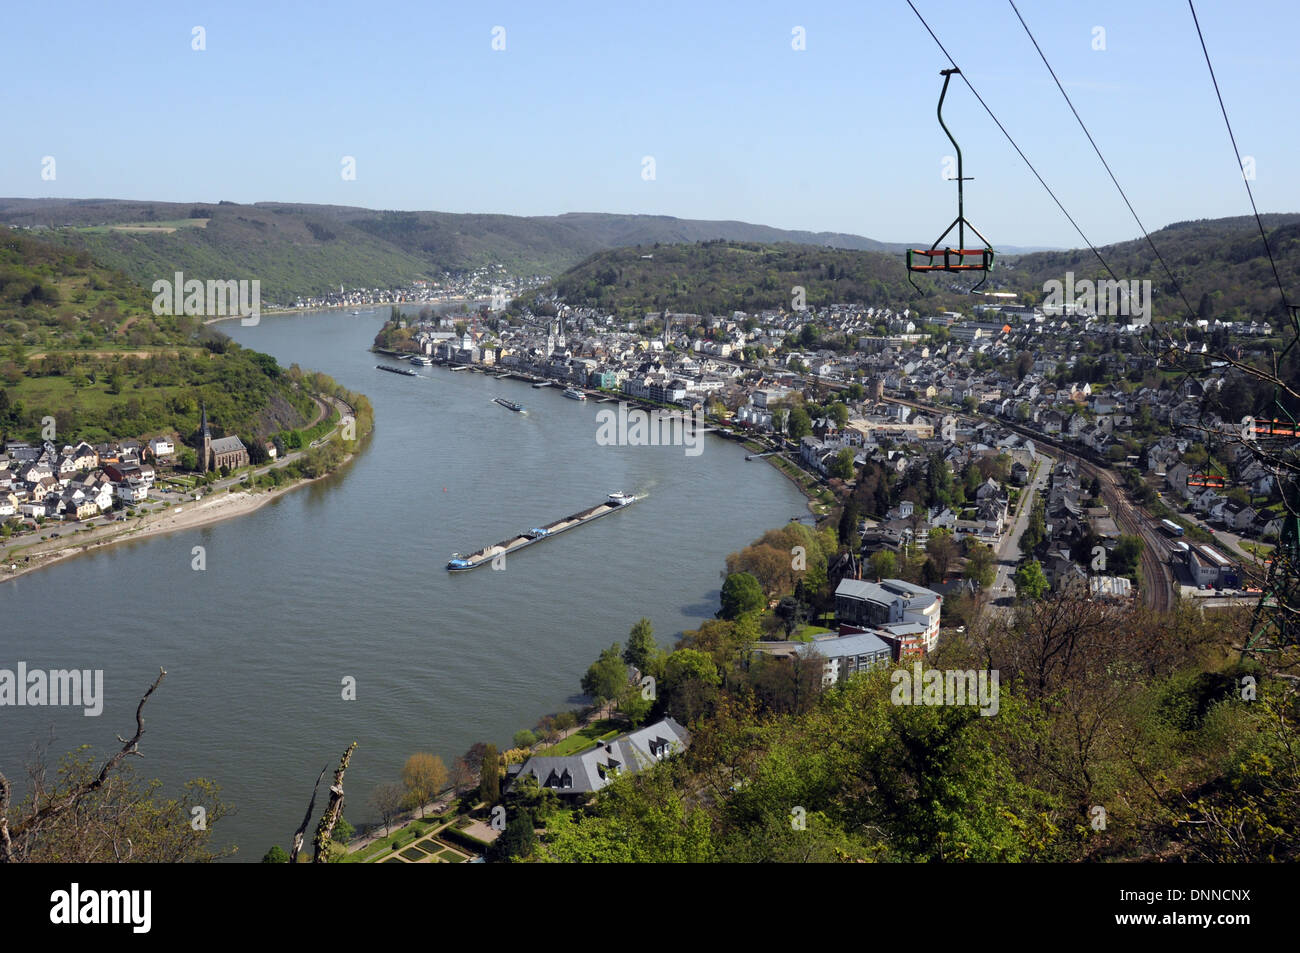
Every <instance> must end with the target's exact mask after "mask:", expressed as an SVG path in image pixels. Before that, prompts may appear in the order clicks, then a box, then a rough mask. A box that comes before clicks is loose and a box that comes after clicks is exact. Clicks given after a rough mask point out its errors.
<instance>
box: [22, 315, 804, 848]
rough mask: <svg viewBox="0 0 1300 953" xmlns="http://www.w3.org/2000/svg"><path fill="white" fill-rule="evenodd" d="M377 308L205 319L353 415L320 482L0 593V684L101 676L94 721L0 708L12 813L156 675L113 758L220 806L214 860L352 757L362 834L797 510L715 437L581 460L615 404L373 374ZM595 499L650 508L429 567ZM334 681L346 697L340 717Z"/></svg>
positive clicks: (676, 616) (109, 736)
mask: <svg viewBox="0 0 1300 953" xmlns="http://www.w3.org/2000/svg"><path fill="white" fill-rule="evenodd" d="M386 311H387V309H384V310H383V311H377V312H375V313H373V314H365V313H363V314H361V315H357V316H354V315H351V314H349V313H347V312H345V311H324V312H315V313H303V314H295V315H284V316H264V317H263V318H262V320H261V323H260V324H259V325H257V326H255V327H242V326H241V325H240V324H239V323H238V322H233V321H232V322H226V323H225V324H223V325H222V326H221V327H222V329H223V330H224V331H226V333H228V334H230V335H231V336H232V337H233V338H234V339H235V340H237V341H239V342H240V343H241V344H243V345H245V346H247V347H250V348H254V349H256V350H259V351H264V352H266V353H269V354H273V355H274V356H275V357H276V358H277V359H278V360H279V361H280V363H281V364H282V365H284V366H286V367H287V366H288V365H289V364H291V363H297V364H299V365H300V366H302V367H303V368H311V369H318V370H322V371H325V372H326V373H328V374H330V375H332V376H333V377H334V378H335V379H336V380H338V381H339V382H340V383H341V384H343V385H344V386H346V387H348V388H350V389H353V390H356V391H360V392H362V393H365V394H367V395H368V396H369V397H370V399H371V401H372V402H373V404H374V408H375V418H376V429H375V434H374V437H373V439H372V440H371V442H370V443H369V444H368V446H367V447H366V449H365V450H364V452H362V453H361V454H360V455H359V456H358V457H357V458H356V459H355V460H354V461H353V462H352V463H351V464H350V465H349V466H347V467H346V468H345V469H344V470H343V471H342V472H340V473H338V474H336V475H334V476H332V477H330V478H328V479H326V480H323V481H320V482H319V483H317V484H314V485H312V486H310V487H306V488H301V489H298V490H295V491H293V492H291V493H288V494H286V495H285V496H283V497H281V498H280V499H278V500H276V501H273V502H272V503H270V504H268V505H266V506H264V507H262V508H261V509H259V510H257V511H256V512H254V513H251V514H249V515H246V516H242V517H238V518H235V519H229V520H226V521H224V522H221V523H217V524H213V525H211V526H208V527H204V528H200V529H197V530H191V531H183V532H176V533H172V534H169V535H166V536H159V537H154V538H152V539H148V540H142V541H139V542H136V543H128V544H123V545H119V546H115V547H111V548H109V549H107V550H103V551H100V552H97V553H94V554H89V555H86V556H81V557H78V558H76V559H72V560H69V561H66V562H63V563H60V564H58V565H55V566H53V567H50V568H49V569H45V570H42V571H39V572H36V573H32V574H30V575H27V576H25V577H22V578H19V579H17V580H14V581H12V582H7V583H4V584H3V585H0V618H3V620H4V624H3V628H2V629H0V645H2V647H3V653H2V654H0V668H5V669H10V670H12V669H15V668H16V667H17V663H18V662H20V661H24V662H26V663H27V666H28V668H29V669H35V668H41V669H58V668H80V669H87V668H88V669H102V670H103V671H104V710H103V714H102V715H100V716H98V717H87V716H85V715H84V714H82V712H81V711H80V710H79V709H77V710H69V709H60V708H51V707H46V708H34V707H5V708H0V771H3V772H4V773H5V774H6V775H7V776H8V777H9V778H10V779H11V780H12V781H14V782H15V786H16V788H17V789H18V790H17V791H16V794H17V795H19V796H21V794H22V793H23V792H25V790H26V779H25V776H24V771H23V765H24V764H25V763H26V762H27V761H28V760H29V758H30V755H31V752H32V749H33V746H34V745H37V744H44V743H48V750H49V753H50V760H51V761H52V762H54V761H57V760H58V757H59V756H61V755H62V754H63V753H64V752H67V751H70V750H72V749H74V748H76V747H77V746H79V745H82V744H87V743H88V744H92V745H93V746H94V750H95V753H96V754H97V755H100V756H103V755H105V754H106V753H108V752H109V751H110V750H111V749H112V748H113V747H115V745H114V744H113V742H114V737H115V736H116V735H118V734H121V735H123V736H130V734H131V733H132V731H133V729H134V710H135V705H136V703H137V701H138V700H139V698H140V695H141V694H142V693H143V691H144V690H145V689H146V688H147V687H148V686H149V684H150V682H151V681H152V680H153V678H154V676H155V675H156V673H157V670H158V667H159V666H162V667H164V668H166V669H167V673H168V674H167V678H166V680H165V681H164V682H163V685H162V687H161V688H160V689H159V691H158V693H157V694H156V695H155V696H154V697H153V698H152V699H151V700H150V702H149V704H148V705H147V706H146V708H145V715H146V719H145V720H146V733H145V736H144V738H143V739H142V741H141V750H142V751H143V753H144V757H143V758H140V759H130V760H131V763H132V764H133V766H134V768H135V770H136V772H137V773H138V774H139V775H141V776H142V777H158V778H161V779H162V780H163V781H164V782H165V785H166V789H167V790H168V791H176V790H177V789H178V787H179V785H180V784H181V783H182V782H183V781H184V780H185V779H187V778H192V777H207V778H211V779H213V780H214V781H216V782H217V783H218V784H220V785H221V789H222V797H223V798H224V799H225V800H226V801H228V802H230V803H231V804H233V805H234V807H235V811H236V812H235V813H234V814H232V815H230V816H228V817H227V818H225V819H224V820H223V821H222V822H221V823H220V824H219V825H218V826H217V828H216V840H217V841H218V842H219V843H221V844H230V843H234V844H237V845H239V847H240V851H239V854H238V855H237V858H238V859H240V860H243V861H256V860H258V859H260V858H261V856H262V854H263V853H264V852H265V851H266V849H267V848H268V847H269V846H270V845H271V844H273V843H278V844H281V845H287V844H288V841H289V839H290V836H291V834H292V832H293V830H294V829H295V828H296V827H297V825H298V823H299V821H300V820H301V818H302V814H303V810H304V809H305V807H306V804H307V799H308V797H309V795H310V793H311V786H312V784H313V782H314V781H315V780H316V775H317V774H318V773H319V772H320V769H321V768H322V767H323V766H325V765H327V764H328V765H330V766H331V770H332V768H333V766H335V765H336V764H337V762H338V759H339V756H340V755H341V754H342V753H343V750H344V749H345V748H346V747H347V745H348V744H349V743H350V742H352V741H356V742H358V745H357V750H356V753H355V755H354V756H353V759H352V764H351V768H350V770H349V771H348V774H347V778H346V781H345V787H346V789H347V808H346V814H347V816H348V817H349V818H351V819H352V820H353V822H354V823H357V824H360V823H361V822H365V821H371V820H373V819H374V812H373V811H372V810H371V809H370V807H369V806H368V803H367V798H368V796H369V794H370V792H371V791H372V789H373V788H374V786H375V785H376V784H381V783H385V782H392V781H398V780H399V775H400V771H401V766H402V763H403V761H404V760H405V759H406V757H407V756H408V755H410V754H411V753H412V752H415V751H430V752H433V753H435V754H438V755H441V756H442V758H443V760H444V761H446V762H447V763H448V765H450V764H451V763H452V761H453V759H454V758H456V757H457V756H459V755H460V754H462V753H463V752H464V751H465V750H466V749H467V748H468V747H469V746H470V745H471V744H472V743H474V742H475V741H491V742H494V743H496V744H497V745H498V746H500V747H503V748H504V747H507V746H508V744H509V741H510V738H511V736H512V735H513V734H514V733H515V732H516V731H517V730H519V729H520V728H526V727H531V726H532V725H534V724H535V723H536V722H537V719H538V718H539V717H540V716H541V715H543V714H546V713H548V712H555V711H559V710H561V709H563V708H570V707H575V706H576V705H577V704H578V703H579V702H580V698H579V697H578V692H579V687H578V682H579V678H580V677H581V675H582V673H583V672H584V671H585V669H586V667H587V666H588V665H589V664H590V663H591V661H592V660H593V659H594V658H595V657H596V656H597V655H598V654H599V652H600V650H601V649H602V648H604V647H606V646H608V645H609V644H610V643H611V642H615V641H619V642H622V641H625V640H626V637H627V632H628V629H629V628H630V627H631V626H632V624H633V623H634V622H635V621H636V620H637V619H638V618H640V617H642V616H647V617H649V618H650V619H651V620H652V621H653V623H654V627H655V633H656V637H657V638H658V640H659V643H660V645H665V644H667V645H671V643H672V642H673V641H674V640H675V638H676V637H677V634H678V633H679V632H680V631H681V630H683V629H689V628H694V627H696V626H697V625H698V624H699V623H700V622H701V621H703V620H705V619H707V618H709V617H710V616H711V615H712V614H713V612H714V611H715V610H716V608H717V605H718V589H719V586H720V584H721V575H720V571H721V569H722V566H723V560H724V558H725V557H726V555H727V554H728V553H729V552H732V551H735V550H737V549H739V548H741V547H742V546H744V545H745V544H747V543H748V542H750V541H751V540H753V539H754V538H755V537H757V536H759V535H760V534H761V533H762V532H763V531H764V530H766V529H768V528H771V527H775V526H780V525H782V524H784V523H785V522H786V521H788V520H789V519H790V517H792V516H795V515H798V514H801V513H806V512H807V510H806V507H805V504H804V501H803V497H802V496H801V495H800V494H799V493H798V491H797V490H796V489H795V488H794V487H793V486H792V485H791V484H790V483H789V481H787V480H786V479H785V478H784V477H783V476H781V475H780V474H779V473H777V472H776V471H775V470H774V469H773V468H772V467H770V466H767V465H766V464H763V463H760V462H752V463H747V462H746V461H745V455H744V451H743V450H742V449H741V448H740V447H738V446H736V445H735V444H731V443H728V442H727V441H725V440H722V439H720V438H718V437H715V436H713V435H708V436H706V437H705V442H704V444H703V452H702V453H700V454H699V455H698V456H688V455H687V454H686V453H685V452H684V449H683V448H682V447H638V446H630V447H616V446H615V447H609V446H600V445H598V444H597V442H596V431H597V423H596V414H597V412H598V410H599V409H600V408H601V407H612V406H614V405H612V404H596V403H595V402H594V401H589V402H587V403H580V402H578V401H573V400H568V399H565V398H564V397H563V396H562V395H561V393H560V391H559V390H558V389H551V388H547V389H542V390H536V389H532V388H530V387H529V386H528V385H527V384H526V383H522V382H519V381H509V380H503V381H497V380H495V379H493V378H491V377H488V376H485V375H481V374H476V373H472V372H468V371H463V372H451V371H449V370H446V369H444V368H425V369H421V370H420V372H419V374H420V376H419V377H418V378H409V377H404V376H401V375H397V374H385V373H382V372H380V371H377V370H375V364H376V363H377V362H378V361H379V360H381V359H380V358H378V357H377V356H376V355H374V354H371V353H369V352H368V351H367V347H368V346H369V345H370V343H371V341H372V339H373V337H374V334H375V332H376V331H377V330H378V328H379V326H380V325H381V323H382V321H383V316H384V314H385V313H386ZM496 396H504V397H508V398H511V399H513V400H516V401H519V402H521V403H523V404H524V405H525V406H526V407H527V409H528V413H527V414H515V413H511V412H510V411H508V410H506V409H505V408H503V407H501V406H499V405H497V404H495V403H493V401H492V398H493V397H496ZM611 490H626V491H629V492H630V491H636V492H637V493H639V494H646V495H647V496H646V499H644V500H643V501H641V502H638V503H637V504H636V505H634V506H632V507H630V508H629V509H627V510H625V511H622V512H619V513H615V514H611V515H610V516H608V517H606V518H604V519H601V520H597V521H596V522H594V523H592V524H590V525H587V526H583V527H579V528H577V529H574V530H573V531H571V532H569V533H566V534H564V535H562V536H559V537H557V538H556V539H554V540H549V541H546V542H543V543H539V544H538V545H536V546H533V547H530V548H528V549H526V550H524V551H522V552H520V553H517V554H515V555H513V556H510V557H509V559H508V561H507V566H506V568H505V570H504V571H494V570H492V569H491V568H488V567H483V568H481V569H478V570H475V571H474V572H470V573H457V574H451V573H448V572H447V571H446V570H445V568H444V567H445V565H446V562H447V559H448V557H449V556H450V554H451V553H452V552H454V551H461V552H470V551H473V550H474V549H477V548H479V547H480V546H483V545H486V544H488V543H493V542H496V541H497V540H500V539H503V538H505V537H507V536H509V535H512V534H513V533H515V532H517V531H519V530H522V529H526V528H528V527H531V526H535V525H540V524H542V523H546V522H549V521H551V520H554V519H558V518H560V517H562V516H566V515H568V514H570V513H573V512H576V511H578V510H580V509H583V508H585V507H587V506H591V505H593V504H595V503H598V502H600V501H601V500H602V499H603V498H604V497H605V495H606V494H607V493H609V492H610V491H611ZM196 545H202V546H204V547H205V548H206V560H207V568H206V570H204V571H202V572H199V571H195V570H194V569H192V568H191V562H192V557H191V549H192V547H194V546H196ZM346 678H352V679H355V684H356V698H355V700H345V699H344V698H343V695H344V691H343V687H342V686H343V682H344V680H345V679H346ZM51 739H52V740H51ZM319 807H320V802H318V809H319Z"/></svg>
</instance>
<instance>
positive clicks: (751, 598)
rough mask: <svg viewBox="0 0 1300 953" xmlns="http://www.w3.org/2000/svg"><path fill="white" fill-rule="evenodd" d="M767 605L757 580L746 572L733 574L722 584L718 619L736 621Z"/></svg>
mask: <svg viewBox="0 0 1300 953" xmlns="http://www.w3.org/2000/svg"><path fill="white" fill-rule="evenodd" d="M765 605H767V597H766V596H765V595H764V594H763V587H762V586H761V585H759V582H758V580H757V579H755V578H754V577H753V576H751V575H750V574H749V573H747V572H733V573H732V574H731V575H729V576H728V577H727V579H726V581H725V582H723V584H722V608H721V609H720V610H719V612H718V618H720V619H738V618H739V617H740V616H742V615H744V614H745V613H746V612H757V611H759V610H761V609H762V608H763V607H764V606H765Z"/></svg>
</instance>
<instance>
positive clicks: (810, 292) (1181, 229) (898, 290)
mask: <svg viewBox="0 0 1300 953" xmlns="http://www.w3.org/2000/svg"><path fill="white" fill-rule="evenodd" d="M1264 223H1265V227H1266V229H1267V231H1268V234H1269V243H1270V246H1271V247H1272V249H1273V254H1274V257H1275V258H1277V260H1278V263H1279V268H1280V271H1281V274H1282V278H1283V281H1284V282H1285V283H1286V284H1287V287H1288V289H1289V290H1290V291H1291V292H1292V294H1293V296H1300V215H1266V216H1264ZM1152 240H1153V241H1154V242H1155V245H1156V247H1157V248H1159V249H1160V252H1161V254H1162V255H1163V256H1164V257H1165V260H1166V261H1167V262H1168V263H1169V266H1170V268H1171V269H1172V270H1173V272H1174V275H1175V276H1176V277H1177V279H1178V283H1179V285H1181V286H1182V290H1183V293H1184V294H1185V295H1186V296H1187V298H1188V300H1189V302H1190V304H1191V307H1192V308H1193V310H1194V311H1196V312H1197V316H1198V317H1203V318H1207V319H1210V318H1216V317H1227V318H1237V319H1240V318H1244V319H1247V320H1250V319H1252V318H1254V319H1260V318H1264V317H1268V318H1272V319H1274V320H1276V319H1279V318H1281V317H1283V316H1284V315H1283V312H1282V309H1281V307H1280V297H1279V295H1278V291H1277V287H1276V284H1275V283H1274V281H1273V278H1272V272H1271V269H1270V267H1269V263H1268V259H1267V258H1266V257H1265V255H1264V249H1263V244H1262V242H1261V241H1260V238H1259V232H1258V229H1257V226H1256V224H1255V220H1254V219H1253V218H1245V217H1241V218H1231V219H1216V220H1207V221H1199V222H1180V223H1177V224H1175V225H1170V226H1169V227H1167V228H1162V229H1160V230H1159V231H1157V232H1153V233H1152ZM1100 251H1101V253H1102V255H1103V257H1104V258H1105V259H1106V261H1107V262H1108V263H1109V264H1110V266H1111V268H1112V269H1113V270H1114V271H1115V273H1116V275H1118V276H1119V278H1120V279H1122V280H1125V281H1127V280H1131V279H1137V280H1143V279H1150V280H1151V283H1152V295H1153V307H1154V311H1155V317H1156V318H1158V319H1159V318H1183V317H1186V316H1187V309H1186V308H1185V307H1184V306H1183V304H1182V299H1181V298H1180V297H1178V295H1177V293H1176V291H1175V289H1174V285H1173V284H1172V283H1171V282H1169V281H1168V279H1167V278H1166V277H1165V276H1164V272H1163V269H1161V268H1160V265H1159V263H1158V262H1157V261H1156V259H1155V256H1154V255H1153V254H1152V252H1151V249H1150V246H1149V245H1148V244H1147V242H1146V241H1145V240H1140V241H1131V242H1122V243H1119V244H1115V245H1107V246H1105V247H1103V248H1101V249H1100ZM651 256H653V257H651ZM1067 271H1072V272H1073V273H1074V277H1075V280H1076V281H1081V280H1083V279H1085V278H1088V279H1098V278H1106V277H1107V274H1106V272H1105V271H1104V270H1103V269H1102V268H1101V265H1100V264H1099V263H1098V262H1097V259H1096V257H1095V256H1094V255H1093V254H1092V252H1091V251H1088V250H1084V251H1078V250H1072V251H1051V252H1035V253H1033V254H1025V255H1007V256H1003V257H999V258H998V259H997V260H996V261H995V264H994V270H993V271H992V272H991V274H990V276H989V280H988V282H987V284H986V285H985V286H984V288H983V289H981V290H985V291H1013V292H1016V293H1017V294H1019V295H1020V296H1021V298H1020V300H1021V301H1022V302H1026V303H1037V302H1040V301H1041V300H1042V299H1043V297H1044V293H1043V286H1044V283H1045V282H1047V281H1051V280H1057V281H1062V282H1063V281H1064V280H1065V275H1066V272H1067ZM958 283H964V284H965V285H971V284H973V283H974V279H973V278H968V277H966V276H961V277H960V279H957V280H954V281H952V282H946V281H944V280H942V279H939V278H933V279H932V278H930V277H927V276H922V277H918V279H917V284H918V285H920V286H921V287H923V288H925V289H926V291H927V294H926V296H925V297H921V296H920V295H918V294H917V292H916V291H915V290H914V289H913V288H912V286H911V285H910V284H909V283H908V281H907V272H906V268H905V265H904V259H903V256H902V254H901V253H897V252H890V253H886V252H880V251H854V250H847V249H838V248H819V247H815V246H811V245H793V244H770V245H764V244H757V243H750V242H702V243H698V244H694V245H656V246H636V247H632V248H618V249H614V250H612V251H603V252H599V253H597V254H595V255H592V256H591V257H589V258H588V259H586V260H585V261H583V262H582V263H581V264H578V265H576V266H574V267H573V268H571V269H569V270H568V271H566V272H564V273H563V274H562V275H560V276H558V277H557V278H555V279H554V280H553V281H552V282H551V283H550V284H549V285H547V286H546V287H543V288H542V289H540V293H541V294H543V295H545V294H548V293H551V292H554V293H556V294H558V295H559V296H560V297H561V298H562V299H563V300H564V301H565V302H567V303H569V304H572V305H576V306H591V307H599V308H603V309H608V310H611V311H617V312H619V313H621V314H625V315H639V314H642V313H644V312H647V311H660V310H664V309H667V310H670V311H685V312H691V313H699V314H708V313H713V314H725V313H728V312H730V311H733V310H740V311H756V310H761V309H764V308H785V309H787V310H788V309H789V308H790V307H791V298H792V289H793V288H794V287H795V286H802V287H803V288H804V289H805V292H806V304H807V305H808V306H809V307H813V306H816V305H824V304H830V303H846V304H862V305H871V306H876V307H880V306H888V307H893V308H896V309H897V308H902V307H912V308H914V309H918V310H921V311H923V312H926V313H933V312H934V311H937V310H941V309H945V308H969V307H970V306H971V305H974V304H978V303H981V302H982V301H984V300H986V299H983V298H980V297H972V296H971V295H968V294H963V293H954V292H952V291H951V290H950V285H954V284H958Z"/></svg>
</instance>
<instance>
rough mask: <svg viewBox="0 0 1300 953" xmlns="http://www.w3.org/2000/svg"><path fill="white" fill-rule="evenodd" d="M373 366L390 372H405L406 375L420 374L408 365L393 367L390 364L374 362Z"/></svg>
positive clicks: (414, 375)
mask: <svg viewBox="0 0 1300 953" xmlns="http://www.w3.org/2000/svg"><path fill="white" fill-rule="evenodd" d="M375 367H377V368H379V370H381V371H388V372H389V373H390V374H405V375H406V376H407V377H419V376H420V375H419V374H417V373H415V371H413V370H411V369H410V368H408V367H393V366H392V365H391V364H376V365H375Z"/></svg>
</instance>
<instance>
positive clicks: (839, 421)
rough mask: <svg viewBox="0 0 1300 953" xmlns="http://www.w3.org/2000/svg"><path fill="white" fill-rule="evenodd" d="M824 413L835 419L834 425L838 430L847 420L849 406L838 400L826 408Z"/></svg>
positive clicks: (841, 428) (842, 427)
mask: <svg viewBox="0 0 1300 953" xmlns="http://www.w3.org/2000/svg"><path fill="white" fill-rule="evenodd" d="M859 386H861V385H859ZM826 414H827V416H828V417H830V418H831V420H833V421H835V426H836V427H838V428H839V429H840V430H843V429H844V425H845V424H847V423H848V422H849V408H848V407H847V406H845V405H844V404H843V403H841V402H840V401H838V400H837V401H836V402H835V403H833V404H831V405H830V407H828V408H827V410H826Z"/></svg>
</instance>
